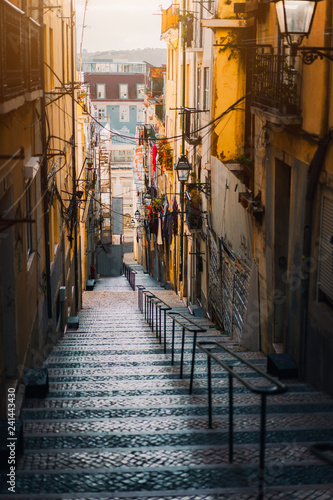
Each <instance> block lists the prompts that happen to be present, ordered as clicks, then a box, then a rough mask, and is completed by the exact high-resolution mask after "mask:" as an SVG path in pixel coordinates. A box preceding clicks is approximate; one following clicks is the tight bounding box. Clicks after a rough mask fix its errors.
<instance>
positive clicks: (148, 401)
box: [0, 273, 333, 500]
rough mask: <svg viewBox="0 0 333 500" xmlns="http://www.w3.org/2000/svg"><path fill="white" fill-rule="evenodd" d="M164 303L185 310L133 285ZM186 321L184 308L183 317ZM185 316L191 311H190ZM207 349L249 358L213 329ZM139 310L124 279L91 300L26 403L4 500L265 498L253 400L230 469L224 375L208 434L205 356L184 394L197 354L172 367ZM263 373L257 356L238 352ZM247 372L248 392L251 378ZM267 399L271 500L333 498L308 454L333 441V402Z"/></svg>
mask: <svg viewBox="0 0 333 500" xmlns="http://www.w3.org/2000/svg"><path fill="white" fill-rule="evenodd" d="M140 281H141V284H144V283H145V286H147V288H150V289H151V290H153V292H154V293H156V294H157V295H158V296H160V297H161V298H162V299H163V300H165V302H167V303H169V304H170V305H172V306H173V307H178V308H181V307H183V304H182V303H181V301H180V300H179V298H178V297H177V296H176V295H175V294H174V292H172V291H170V290H163V289H161V287H160V285H159V284H156V282H154V281H153V280H152V279H151V278H150V277H149V276H146V275H143V274H140V273H139V275H138V283H139V282H140ZM179 310H181V309H179ZM184 311H186V309H185V308H184ZM198 322H199V323H200V322H201V324H205V325H206V326H207V333H206V334H203V335H205V336H206V337H209V338H218V339H219V340H223V342H225V343H226V345H227V346H229V347H230V348H232V349H234V350H236V351H238V352H242V351H243V350H242V349H241V348H240V347H239V346H237V344H236V343H235V342H234V341H233V340H232V339H230V338H229V337H227V336H226V335H222V334H221V333H220V332H218V331H217V330H216V329H213V328H209V327H210V326H212V325H211V324H210V323H209V322H208V320H207V319H205V318H199V319H198ZM169 330H170V326H169V328H168V338H169V342H168V349H167V354H164V352H163V346H161V345H160V344H159V343H158V341H157V339H156V335H155V333H153V332H152V331H151V329H150V327H149V326H148V325H147V323H146V322H145V321H144V317H143V315H142V314H141V313H140V311H139V309H138V308H137V293H135V292H133V291H132V290H131V289H130V287H129V284H128V283H127V282H126V280H125V278H124V277H120V278H109V279H104V280H100V281H99V282H98V283H97V285H96V287H95V289H94V291H92V292H85V299H84V309H83V310H82V311H81V312H80V326H79V329H78V330H76V331H68V332H67V334H66V335H65V337H64V338H63V339H62V341H61V342H60V343H59V344H58V345H57V346H56V347H55V348H54V349H53V351H52V353H51V355H50V356H49V358H48V360H47V366H48V369H49V377H50V392H49V395H48V396H47V397H46V398H45V399H40V400H39V399H30V400H26V401H25V407H24V409H23V412H22V418H23V421H24V448H25V452H24V454H23V455H22V456H21V457H19V458H18V460H17V469H16V490H15V494H12V493H9V492H8V490H7V485H6V477H5V474H3V475H2V482H1V483H0V493H1V495H0V497H1V498H4V499H6V498H7V497H8V498H11V499H13V498H14V499H15V498H16V499H27V500H28V499H29V500H33V499H36V500H37V499H44V500H47V499H54V500H60V499H62V500H64V499H66V500H74V499H75V500H88V499H89V500H90V499H95V498H96V499H97V498H98V499H102V500H106V499H119V500H120V499H125V498H126V499H130V500H134V499H141V500H144V499H155V500H156V499H158V500H162V499H163V500H164V499H165V500H167V499H168V500H169V499H170V500H171V499H174V500H245V499H246V500H249V499H256V498H257V496H258V493H257V492H258V464H259V420H260V406H259V404H260V401H259V399H258V396H256V395H253V394H252V393H250V392H248V391H247V390H246V389H245V388H244V387H243V386H241V385H240V384H238V383H236V382H235V383H234V387H235V388H234V411H235V416H234V425H235V430H234V443H235V445H234V462H233V463H232V464H229V462H228V376H227V375H226V374H225V373H223V371H221V369H220V368H219V367H218V366H214V364H213V366H212V368H213V375H212V385H213V429H208V414H207V375H206V373H207V372H206V356H205V355H204V354H201V353H199V352H198V353H197V356H196V369H195V383H194V390H193V394H192V395H191V396H190V395H189V390H188V389H189V373H190V360H191V352H192V343H191V339H190V337H189V336H187V337H186V344H185V349H186V351H185V365H184V377H183V379H180V378H179V358H180V347H181V342H180V340H181V339H180V332H178V331H177V335H176V357H175V360H176V361H175V365H174V366H171V364H170V359H171V356H170V335H169V333H170V332H169ZM242 355H243V356H244V357H245V358H247V359H250V360H251V362H252V363H254V364H256V365H257V366H260V367H262V368H263V369H265V366H266V358H265V357H264V356H263V355H262V354H261V353H252V352H251V353H250V352H242ZM241 373H242V374H243V375H244V376H246V377H248V378H249V380H251V381H253V382H258V381H257V380H256V377H255V375H254V374H253V373H252V372H251V371H249V370H248V369H247V368H246V367H243V368H241ZM287 385H288V387H289V390H288V392H287V393H286V394H283V395H277V396H274V397H272V398H268V408H267V437H266V439H267V445H266V475H265V479H266V482H265V494H264V498H265V499H274V500H275V499H288V500H289V499H297V500H298V499H322V500H323V499H331V498H333V467H332V466H331V465H330V464H329V463H327V462H325V461H323V460H321V459H320V458H318V457H317V456H316V455H314V454H312V453H311V452H310V449H309V448H310V446H311V445H312V444H313V443H318V442H321V443H323V442H333V400H332V399H331V398H330V397H328V396H326V395H324V394H322V393H319V392H316V391H314V390H313V389H312V388H311V387H309V386H307V385H305V384H302V383H300V382H298V381H287Z"/></svg>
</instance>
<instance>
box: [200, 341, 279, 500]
mask: <svg viewBox="0 0 333 500" xmlns="http://www.w3.org/2000/svg"><path fill="white" fill-rule="evenodd" d="M196 346H197V347H198V348H199V349H201V350H202V351H203V352H204V353H206V354H207V382H208V425H209V428H210V429H211V428H212V374H211V362H212V360H213V361H215V362H216V363H217V364H219V365H220V366H221V367H222V368H224V369H225V370H226V371H227V372H228V374H229V462H230V463H232V462H233V436H234V433H233V378H236V379H237V380H238V381H239V382H240V383H241V384H242V385H244V386H245V387H246V388H247V389H248V390H249V391H251V392H253V393H254V394H258V395H260V397H261V411H260V413H261V418H260V458H259V494H258V500H262V499H263V498H264V482H265V441H266V398H267V396H273V395H275V394H282V393H284V392H286V391H287V387H286V386H285V385H284V384H282V383H281V382H280V381H279V380H277V379H275V378H273V377H271V376H270V375H267V373H265V372H263V371H262V370H260V368H258V367H256V366H255V365H253V364H252V363H249V361H247V360H246V359H244V358H242V356H240V355H239V354H237V353H235V352H233V351H231V350H230V349H228V348H227V347H225V346H223V345H222V344H221V343H219V342H216V341H203V342H197V343H196ZM205 346H206V347H205ZM213 348H215V349H216V348H217V349H220V350H222V351H223V352H226V353H228V355H230V356H231V357H232V358H233V360H236V362H235V361H229V362H225V361H222V360H221V359H220V358H218V357H217V356H216V355H215V354H213V353H212V352H211V349H213ZM241 363H243V364H245V365H246V366H247V367H248V368H251V369H252V370H253V371H254V372H256V373H257V374H258V375H260V376H261V377H263V378H264V379H265V380H267V381H268V382H269V383H270V384H271V385H270V386H269V387H261V386H255V385H253V384H251V383H250V382H249V381H248V379H246V378H244V377H242V376H241V375H240V374H239V373H237V372H235V371H234V367H235V366H237V365H240V364H241ZM193 378H194V356H193V364H192V367H191V384H193Z"/></svg>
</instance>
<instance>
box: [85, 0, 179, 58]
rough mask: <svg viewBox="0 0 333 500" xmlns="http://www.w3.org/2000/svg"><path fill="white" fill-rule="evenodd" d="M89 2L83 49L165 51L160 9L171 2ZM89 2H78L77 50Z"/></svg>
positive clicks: (111, 0) (108, 0) (152, 0)
mask: <svg viewBox="0 0 333 500" xmlns="http://www.w3.org/2000/svg"><path fill="white" fill-rule="evenodd" d="M162 1H163V0H88V8H87V13H86V19H85V25H86V28H85V30H84V35H83V48H84V49H87V50H88V51H89V52H95V51H104V50H122V49H127V50H128V49H137V48H140V49H144V48H147V47H152V48H166V44H165V42H161V40H160V35H161V15H160V14H161V6H162V5H163V8H168V7H169V6H170V5H171V4H172V0H166V1H164V3H163V4H162ZM85 2H86V0H76V10H77V22H76V25H77V44H78V46H77V50H78V51H79V50H80V43H81V34H82V24H83V23H82V19H83V12H84V6H85ZM154 14H155V15H154Z"/></svg>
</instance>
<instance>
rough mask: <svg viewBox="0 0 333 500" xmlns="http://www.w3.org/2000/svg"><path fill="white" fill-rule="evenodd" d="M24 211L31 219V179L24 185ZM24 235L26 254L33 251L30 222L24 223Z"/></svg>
mask: <svg viewBox="0 0 333 500" xmlns="http://www.w3.org/2000/svg"><path fill="white" fill-rule="evenodd" d="M25 211H26V217H27V219H31V212H32V203H31V181H27V183H26V186H25ZM26 236H27V255H28V257H29V255H30V254H31V253H32V252H33V241H32V222H27V223H26Z"/></svg>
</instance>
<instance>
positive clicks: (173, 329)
mask: <svg viewBox="0 0 333 500" xmlns="http://www.w3.org/2000/svg"><path fill="white" fill-rule="evenodd" d="M174 352H175V318H172V341H171V364H172V365H173V364H174V358H175V356H174Z"/></svg>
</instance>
